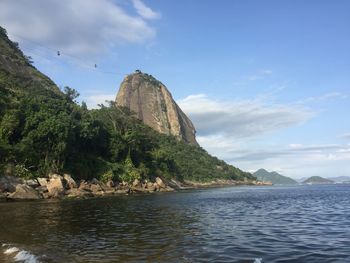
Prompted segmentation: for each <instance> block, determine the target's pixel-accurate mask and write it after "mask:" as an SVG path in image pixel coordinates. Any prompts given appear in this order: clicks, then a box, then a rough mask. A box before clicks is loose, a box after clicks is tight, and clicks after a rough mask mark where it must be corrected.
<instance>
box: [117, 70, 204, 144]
mask: <svg viewBox="0 0 350 263" xmlns="http://www.w3.org/2000/svg"><path fill="white" fill-rule="evenodd" d="M116 103H117V105H119V106H123V107H127V108H129V109H130V110H131V111H132V112H135V113H136V116H137V117H138V118H139V119H140V120H142V121H143V123H145V124H147V125H148V126H150V127H152V128H153V129H154V130H156V131H158V132H160V133H164V134H167V135H173V136H175V137H176V138H178V139H180V140H183V141H185V142H187V143H189V144H193V145H198V143H197V141H196V136H195V134H196V130H195V128H194V125H193V123H192V122H191V120H190V119H189V118H188V117H187V116H186V115H185V113H184V112H183V111H182V110H181V109H180V107H179V106H178V105H177V104H176V102H175V101H174V99H173V98H172V96H171V93H170V92H169V90H168V89H167V88H166V87H165V85H164V84H163V83H161V82H160V81H158V80H157V79H155V78H154V77H152V76H151V75H148V74H144V73H141V72H140V71H136V73H134V74H130V75H128V76H126V77H125V79H124V80H123V82H122V84H121V85H120V88H119V92H118V94H117V98H116Z"/></svg>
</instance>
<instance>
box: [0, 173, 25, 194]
mask: <svg viewBox="0 0 350 263" xmlns="http://www.w3.org/2000/svg"><path fill="white" fill-rule="evenodd" d="M18 184H23V180H22V179H21V178H18V177H14V176H7V175H4V176H0V192H10V193H13V192H15V191H16V186H17V185H18Z"/></svg>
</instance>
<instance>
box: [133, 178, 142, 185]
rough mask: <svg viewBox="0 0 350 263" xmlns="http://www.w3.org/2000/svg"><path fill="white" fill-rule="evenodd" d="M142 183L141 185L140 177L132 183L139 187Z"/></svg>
mask: <svg viewBox="0 0 350 263" xmlns="http://www.w3.org/2000/svg"><path fill="white" fill-rule="evenodd" d="M140 185H141V183H140V181H139V180H138V179H135V180H134V182H133V183H132V186H133V187H139V186H140Z"/></svg>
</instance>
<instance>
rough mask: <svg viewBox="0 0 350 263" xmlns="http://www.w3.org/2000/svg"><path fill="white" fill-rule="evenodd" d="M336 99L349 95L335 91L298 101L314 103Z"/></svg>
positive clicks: (345, 97)
mask: <svg viewBox="0 0 350 263" xmlns="http://www.w3.org/2000/svg"><path fill="white" fill-rule="evenodd" d="M336 99H338V100H339V99H347V95H345V94H342V93H340V92H336V91H335V92H329V93H326V94H323V95H320V96H315V97H309V98H306V99H303V100H300V101H298V102H297V103H300V104H305V103H312V102H325V101H331V100H336Z"/></svg>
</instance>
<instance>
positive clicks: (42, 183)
mask: <svg viewBox="0 0 350 263" xmlns="http://www.w3.org/2000/svg"><path fill="white" fill-rule="evenodd" d="M36 180H37V181H38V183H39V185H40V186H47V183H48V180H47V178H40V177H38V178H36Z"/></svg>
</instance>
